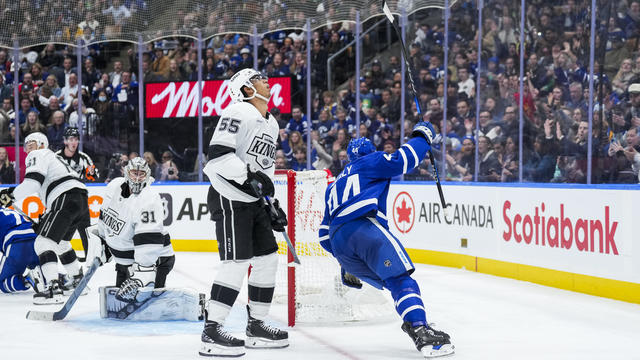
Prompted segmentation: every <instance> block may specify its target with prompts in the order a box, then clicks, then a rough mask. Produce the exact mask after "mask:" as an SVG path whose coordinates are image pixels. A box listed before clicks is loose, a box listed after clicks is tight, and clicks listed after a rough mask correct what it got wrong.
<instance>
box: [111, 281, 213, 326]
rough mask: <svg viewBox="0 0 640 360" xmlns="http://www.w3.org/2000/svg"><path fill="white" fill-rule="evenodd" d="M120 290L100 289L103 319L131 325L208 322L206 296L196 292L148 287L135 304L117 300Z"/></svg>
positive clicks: (140, 290) (135, 300)
mask: <svg viewBox="0 0 640 360" xmlns="http://www.w3.org/2000/svg"><path fill="white" fill-rule="evenodd" d="M118 289H119V288H118V287H115V286H106V287H101V288H100V289H99V293H100V317H102V318H109V319H118V320H130V321H169V320H188V321H200V320H203V319H204V306H205V303H206V301H205V294H201V293H198V292H197V291H195V290H192V289H178V288H162V289H153V288H151V287H144V288H141V289H139V291H138V293H137V295H136V297H135V299H133V301H131V302H125V301H120V300H118V299H117V298H116V294H117V292H118Z"/></svg>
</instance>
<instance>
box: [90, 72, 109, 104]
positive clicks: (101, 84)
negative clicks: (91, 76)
mask: <svg viewBox="0 0 640 360" xmlns="http://www.w3.org/2000/svg"><path fill="white" fill-rule="evenodd" d="M101 91H104V92H105V95H106V96H108V97H111V96H113V86H112V85H111V80H109V74H107V73H104V74H102V75H101V76H100V80H98V81H96V82H95V83H94V84H93V89H92V91H91V97H92V98H93V99H97V98H98V96H99V93H100V92H101Z"/></svg>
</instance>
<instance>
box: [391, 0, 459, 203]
mask: <svg viewBox="0 0 640 360" xmlns="http://www.w3.org/2000/svg"><path fill="white" fill-rule="evenodd" d="M382 11H383V12H384V15H385V16H386V17H387V19H389V22H390V23H391V26H393V29H394V30H395V32H396V34H397V35H398V40H400V46H401V47H402V58H403V59H404V63H405V65H406V66H407V70H408V74H409V76H408V78H409V89H410V90H411V93H412V94H413V102H414V103H415V104H416V110H418V115H420V118H421V119H422V110H421V109H420V103H419V102H418V92H417V91H416V86H415V84H414V83H413V71H412V70H413V67H412V66H411V63H410V62H409V53H408V52H407V48H406V47H405V46H404V41H403V40H402V33H401V32H400V29H399V28H398V25H397V24H396V23H395V21H394V20H395V18H394V17H393V14H392V13H391V10H390V9H389V6H388V5H387V1H386V0H382ZM443 121H444V120H443ZM429 145H431V144H429ZM429 161H431V165H432V166H433V176H434V177H435V179H436V187H437V188H438V195H440V205H442V209H443V210H444V211H445V213H446V212H447V203H446V202H445V201H444V194H443V192H442V185H440V175H438V168H437V166H436V161H435V158H434V156H433V153H432V152H431V150H429Z"/></svg>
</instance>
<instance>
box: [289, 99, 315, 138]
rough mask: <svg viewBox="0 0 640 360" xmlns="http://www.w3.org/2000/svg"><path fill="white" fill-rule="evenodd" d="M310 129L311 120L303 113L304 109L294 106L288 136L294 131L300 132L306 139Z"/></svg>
mask: <svg viewBox="0 0 640 360" xmlns="http://www.w3.org/2000/svg"><path fill="white" fill-rule="evenodd" d="M308 127H309V120H308V119H307V116H306V115H305V114H303V113H302V107H301V106H300V105H294V106H293V107H292V108H291V120H289V123H288V124H287V127H286V128H285V130H286V131H287V133H288V134H289V133H291V132H292V131H298V132H299V133H301V134H304V135H303V136H304V137H306V134H307V128H308Z"/></svg>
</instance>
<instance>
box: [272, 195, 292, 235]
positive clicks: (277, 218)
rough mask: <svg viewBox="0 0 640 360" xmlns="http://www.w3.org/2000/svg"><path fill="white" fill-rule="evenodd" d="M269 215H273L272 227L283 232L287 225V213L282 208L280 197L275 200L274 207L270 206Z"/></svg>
mask: <svg viewBox="0 0 640 360" xmlns="http://www.w3.org/2000/svg"><path fill="white" fill-rule="evenodd" d="M268 211H269V217H271V227H272V228H273V230H275V231H277V232H283V231H284V227H285V226H287V224H288V222H287V215H286V214H285V213H284V211H283V210H282V208H280V203H279V202H278V199H276V200H274V202H273V209H271V207H269V209H268Z"/></svg>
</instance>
